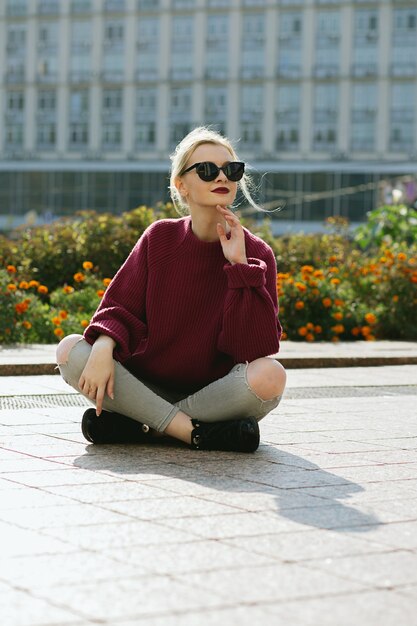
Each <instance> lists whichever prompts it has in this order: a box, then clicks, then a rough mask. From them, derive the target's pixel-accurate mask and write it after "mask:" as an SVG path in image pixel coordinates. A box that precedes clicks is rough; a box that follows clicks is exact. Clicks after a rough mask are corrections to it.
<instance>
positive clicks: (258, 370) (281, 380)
mask: <svg viewBox="0 0 417 626" xmlns="http://www.w3.org/2000/svg"><path fill="white" fill-rule="evenodd" d="M247 377H248V385H249V386H250V388H251V389H252V390H253V391H254V392H255V393H256V395H257V396H258V397H259V398H261V399H262V400H273V399H274V398H277V397H278V396H280V395H282V393H283V392H284V389H285V383H286V380H287V374H286V372H285V369H284V368H283V367H282V365H281V363H278V361H276V360H275V359H270V358H266V357H265V358H261V359H256V360H255V361H252V363H249V365H248V371H247Z"/></svg>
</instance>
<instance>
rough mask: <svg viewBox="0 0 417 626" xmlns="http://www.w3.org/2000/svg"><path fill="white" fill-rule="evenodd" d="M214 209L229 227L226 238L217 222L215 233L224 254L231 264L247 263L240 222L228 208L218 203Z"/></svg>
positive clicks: (224, 232)
mask: <svg viewBox="0 0 417 626" xmlns="http://www.w3.org/2000/svg"><path fill="white" fill-rule="evenodd" d="M216 209H217V210H218V212H219V213H220V214H221V216H222V217H223V219H224V220H225V221H226V223H227V224H228V226H229V227H230V237H229V238H227V237H226V230H225V228H224V226H222V225H221V224H217V234H218V235H219V239H220V243H221V245H222V249H223V254H224V256H225V257H226V259H227V260H228V261H229V263H231V264H232V265H234V264H235V263H247V262H248V260H247V258H246V246H245V233H244V231H243V227H242V224H241V223H240V222H239V219H238V218H237V217H236V215H235V214H234V213H233V212H232V211H231V210H230V209H229V208H227V207H225V206H222V205H220V204H218V205H217V206H216Z"/></svg>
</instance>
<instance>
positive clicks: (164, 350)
mask: <svg viewBox="0 0 417 626" xmlns="http://www.w3.org/2000/svg"><path fill="white" fill-rule="evenodd" d="M244 232H245V243H246V254H247V258H248V264H247V265H246V264H243V263H237V264H235V265H231V264H230V263H229V262H228V261H226V259H225V257H224V255H223V251H222V247H221V244H220V241H215V242H204V241H201V240H200V239H198V238H197V237H196V236H195V235H194V233H193V231H192V228H191V218H190V217H186V218H181V219H164V220H159V221H157V222H154V223H153V224H152V225H151V226H149V227H148V228H147V229H146V231H145V232H144V233H143V235H142V236H141V238H140V239H139V241H138V242H137V243H136V245H135V247H134V248H133V250H132V251H131V253H130V255H129V256H128V258H127V260H126V261H125V263H124V264H123V265H122V267H121V268H120V269H119V271H118V272H117V274H116V276H115V277H114V278H113V280H112V282H111V284H110V285H109V287H108V288H107V290H106V292H105V295H104V297H103V299H102V301H101V303H100V305H99V307H98V309H97V311H96V312H95V314H94V316H93V318H92V320H91V323H90V325H89V326H88V327H87V328H86V329H85V332H84V337H85V339H86V340H87V341H88V343H90V344H93V343H94V341H95V340H96V339H97V337H98V336H99V335H100V334H105V335H109V336H110V337H112V338H113V339H114V340H115V341H116V343H117V346H116V347H115V350H114V358H115V359H116V360H117V361H119V362H120V363H122V364H123V365H124V366H125V367H126V368H127V369H128V370H129V371H131V372H132V374H134V375H135V376H136V377H137V378H141V379H143V380H145V381H146V380H147V381H149V382H151V383H152V382H153V383H155V384H157V385H160V386H161V387H165V388H167V389H175V390H177V391H184V392H189V393H191V392H193V391H196V390H197V389H200V388H202V387H204V386H206V385H207V384H209V383H210V382H212V381H214V380H217V379H218V378H221V377H222V376H224V375H225V374H227V372H228V371H229V370H230V369H231V368H232V367H233V365H236V363H241V362H245V361H252V360H254V359H256V358H259V357H262V356H267V355H271V354H274V353H276V352H278V350H279V339H280V336H281V326H280V323H279V321H278V317H277V315H278V302H277V290H276V263H275V257H274V255H273V252H272V250H271V248H270V247H269V246H268V245H267V244H266V243H265V242H264V241H262V240H261V239H259V238H258V237H256V236H255V235H253V234H252V233H250V232H249V231H248V230H246V229H244Z"/></svg>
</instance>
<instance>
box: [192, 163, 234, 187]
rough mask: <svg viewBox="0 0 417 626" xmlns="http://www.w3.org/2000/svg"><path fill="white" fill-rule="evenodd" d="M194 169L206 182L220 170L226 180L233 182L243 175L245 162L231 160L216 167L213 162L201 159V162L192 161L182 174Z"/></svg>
mask: <svg viewBox="0 0 417 626" xmlns="http://www.w3.org/2000/svg"><path fill="white" fill-rule="evenodd" d="M193 169H195V171H196V172H197V175H198V176H199V177H200V178H201V180H204V181H206V182H209V181H210V180H214V179H215V178H217V176H218V175H219V172H220V170H222V172H224V174H225V176H226V177H227V178H228V180H231V181H233V182H237V181H238V180H240V179H241V178H242V176H243V173H244V171H245V164H244V163H242V162H241V161H232V162H231V163H228V164H227V165H223V166H222V167H217V165H216V164H215V163H212V162H211V161H203V162H202V163H194V165H191V167H188V168H187V169H186V170H184V172H183V174H186V173H187V172H191V170H193Z"/></svg>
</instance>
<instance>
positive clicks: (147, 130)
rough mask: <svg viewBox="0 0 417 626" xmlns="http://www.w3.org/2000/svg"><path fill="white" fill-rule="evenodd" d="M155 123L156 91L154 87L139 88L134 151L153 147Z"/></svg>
mask: <svg viewBox="0 0 417 626" xmlns="http://www.w3.org/2000/svg"><path fill="white" fill-rule="evenodd" d="M156 121H157V91H156V88H154V87H146V88H145V87H144V88H140V89H138V90H137V92H136V149H137V150H138V151H140V150H147V149H152V148H154V147H155V142H156Z"/></svg>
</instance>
